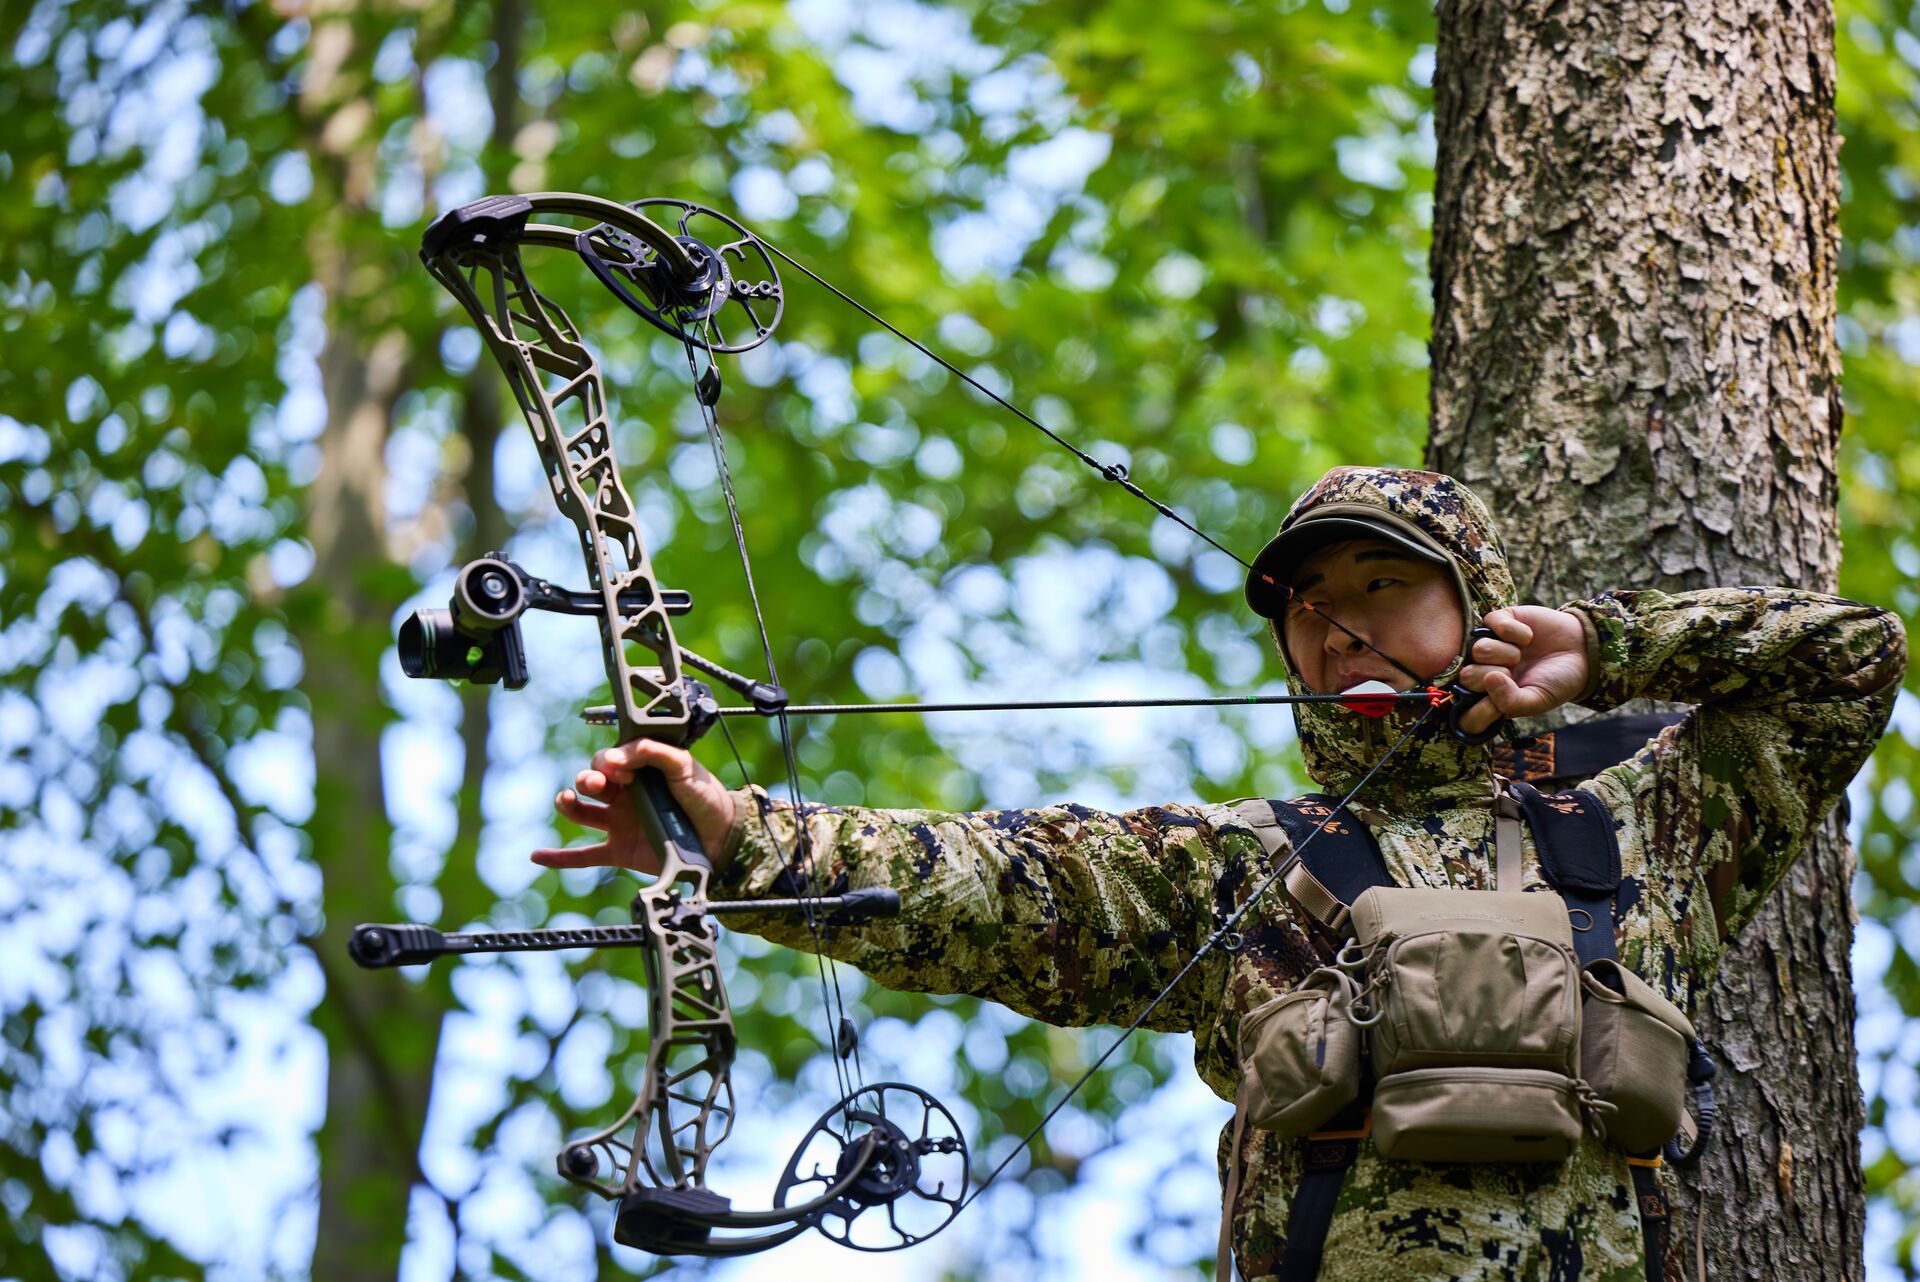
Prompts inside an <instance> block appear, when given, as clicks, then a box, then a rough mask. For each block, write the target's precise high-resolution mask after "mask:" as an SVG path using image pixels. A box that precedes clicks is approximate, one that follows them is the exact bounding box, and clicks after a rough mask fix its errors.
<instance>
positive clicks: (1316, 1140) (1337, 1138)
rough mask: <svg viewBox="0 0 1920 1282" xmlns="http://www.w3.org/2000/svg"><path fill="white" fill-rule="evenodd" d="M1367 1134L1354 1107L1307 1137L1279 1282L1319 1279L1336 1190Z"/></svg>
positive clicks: (1361, 1111) (1363, 1118) (1362, 1112)
mask: <svg viewBox="0 0 1920 1282" xmlns="http://www.w3.org/2000/svg"><path fill="white" fill-rule="evenodd" d="M1368 1130H1369V1119H1368V1117H1367V1114H1366V1110H1365V1109H1364V1108H1363V1107H1362V1106H1361V1105H1360V1104H1359V1103H1358V1102H1357V1101H1356V1102H1355V1103H1353V1104H1349V1105H1348V1106H1347V1107H1346V1108H1345V1109H1342V1110H1341V1111H1340V1113H1339V1114H1337V1115H1336V1116H1335V1117H1334V1118H1333V1120H1332V1121H1330V1122H1328V1123H1327V1127H1326V1130H1324V1131H1315V1132H1314V1133H1313V1134H1311V1135H1309V1136H1307V1147H1306V1153H1305V1157H1304V1161H1303V1162H1302V1165H1301V1170H1300V1184H1299V1187H1297V1188H1296V1189H1294V1191H1293V1204H1292V1205H1291V1206H1289V1207H1288V1208H1287V1248H1286V1250H1285V1251H1284V1252H1282V1254H1281V1256H1280V1269H1279V1272H1278V1273H1276V1274H1275V1277H1276V1278H1278V1280H1279V1282H1315V1280H1316V1279H1317V1278H1319V1276H1320V1259H1321V1256H1322V1255H1323V1254H1324V1253H1325V1251H1326V1247H1327V1230H1328V1229H1329V1228H1331V1227H1333V1212H1334V1208H1335V1207H1336V1206H1338V1205H1339V1202H1340V1190H1341V1189H1343V1188H1345V1187H1346V1184H1347V1172H1349V1171H1351V1170H1352V1169H1353V1163H1354V1160H1355V1159H1356V1158H1358V1157H1359V1156H1360V1141H1361V1140H1362V1139H1364V1138H1366V1135H1367V1132H1368ZM1227 1282H1232V1279H1231V1278H1228V1279H1227Z"/></svg>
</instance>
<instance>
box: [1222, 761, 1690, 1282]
mask: <svg viewBox="0 0 1920 1282" xmlns="http://www.w3.org/2000/svg"><path fill="white" fill-rule="evenodd" d="M1332 803H1333V799H1332V798H1330V797H1327V796H1325V795H1323V794H1318V793H1315V794H1310V795H1308V796H1307V797H1303V798H1301V799H1300V800H1298V801H1292V802H1287V801H1271V802H1262V801H1246V802H1241V803H1239V804H1238V805H1236V806H1235V807H1234V809H1235V811H1236V813H1238V814H1239V816H1240V818H1241V819H1242V820H1244V821H1245V822H1246V823H1247V824H1248V826H1249V827H1251V828H1252V829H1253V831H1254V833H1255V835H1256V836H1258V837H1259V839H1260V844H1261V846H1262V848H1263V849H1264V850H1265V851H1266V853H1267V855H1268V857H1269V858H1273V857H1276V856H1278V854H1279V852H1280V849H1281V834H1282V833H1284V834H1285V836H1286V839H1287V841H1288V843H1289V845H1290V849H1291V850H1293V851H1297V850H1299V849H1300V848H1302V847H1303V846H1306V842H1307V838H1308V837H1309V836H1310V835H1312V834H1313V833H1314V832H1315V831H1316V830H1318V831H1319V832H1320V836H1319V837H1318V838H1317V839H1316V840H1315V841H1314V842H1313V844H1312V845H1311V846H1310V847H1307V852H1306V855H1305V857H1304V858H1298V859H1295V860H1294V863H1293V866H1292V867H1291V868H1289V869H1288V870H1287V871H1286V873H1284V874H1283V875H1282V880H1283V881H1284V882H1285V884H1286V887H1287V891H1288V893H1289V894H1291V895H1292V896H1293V898H1294V901H1295V902H1296V903H1298V904H1299V905H1300V906H1301V907H1302V908H1303V909H1305V910H1306V911H1307V912H1308V913H1310V914H1311V915H1312V916H1313V917H1314V919H1315V920H1316V921H1318V922H1320V923H1321V924H1322V925H1323V926H1325V927H1327V928H1328V929H1330V930H1332V931H1334V932H1335V933H1337V934H1338V933H1344V932H1345V930H1346V926H1347V923H1348V920H1349V917H1350V912H1349V908H1348V906H1349V905H1350V904H1352V902H1353V901H1354V900H1355V899H1358V898H1359V897H1360V895H1361V894H1362V893H1363V892H1364V891H1366V890H1367V889H1369V888H1370V887H1373V886H1391V885H1394V884H1395V882H1394V880H1393V878H1392V876H1391V875H1390V874H1389V873H1388V872H1387V867H1386V860H1385V859H1384V858H1383V857H1382V856H1381V854H1380V845H1379V842H1378V841H1377V840H1376V839H1375V837H1374V835H1373V832H1372V830H1371V829H1369V828H1368V827H1367V825H1366V824H1365V823H1363V822H1361V821H1360V820H1358V819H1356V818H1355V817H1354V816H1353V814H1352V813H1351V812H1350V811H1347V810H1346V809H1344V808H1340V809H1336V808H1334V807H1333V804H1332ZM1522 821H1524V822H1525V823H1526V825H1527V827H1528V828H1529V829H1530V830H1531V832H1532V835H1533V845H1534V852H1535V854H1536V856H1537V857H1538V858H1539V860H1540V867H1541V873H1542V875H1543V876H1544V878H1545V880H1546V881H1547V882H1548V883H1549V884H1550V885H1551V886H1552V887H1553V888H1554V889H1555V890H1556V891H1558V892H1559V894H1560V896H1561V898H1562V899H1563V900H1564V901H1565V902H1566V905H1567V912H1568V915H1569V917H1571V918H1572V924H1573V930H1574V952H1575V954H1576V956H1578V958H1579V960H1580V964H1581V965H1582V966H1585V965H1586V964H1587V963H1589V962H1592V961H1597V960H1602V959H1605V960H1609V961H1611V960H1617V955H1618V954H1617V948H1616V945H1615V942H1614V928H1615V925H1616V923H1615V913H1616V911H1617V909H1616V904H1617V900H1618V895H1619V890H1620V883H1621V865H1620V845H1619V841H1618V838H1617V837H1616V836H1615V834H1614V827H1613V819H1612V816H1611V815H1609V814H1608V813H1607V809H1606V806H1605V805H1604V804H1603V803H1602V802H1601V801H1600V799H1599V798H1598V797H1596V796H1595V795H1594V794H1592V793H1590V792H1586V791H1584V790H1573V791H1569V792H1561V793H1555V794H1553V795H1551V796H1549V795H1546V794H1543V793H1541V792H1540V791H1539V789H1537V788H1534V787H1533V786H1531V785H1530V784H1527V783H1524V782H1520V781H1513V782H1505V781H1503V782H1502V785H1501V786H1500V787H1499V788H1498V790H1497V792H1496V796H1495V800H1494V884H1495V887H1496V888H1497V889H1500V890H1519V889H1520V888H1521V880H1522V866H1523V864H1522V856H1521V842H1520V823H1521V822H1522ZM1243 1094H1244V1092H1243ZM1370 1097H1371V1092H1370V1091H1364V1092H1362V1098H1361V1099H1360V1100H1357V1101H1355V1103H1354V1104H1352V1105H1349V1106H1348V1108H1347V1109H1346V1110H1343V1111H1342V1112H1341V1114H1340V1115H1339V1116H1337V1117H1336V1118H1334V1119H1333V1120H1332V1121H1331V1122H1329V1123H1328V1125H1327V1128H1326V1129H1325V1130H1323V1131H1316V1132H1314V1133H1313V1134H1312V1135H1309V1136H1308V1137H1307V1142H1306V1152H1305V1161H1304V1165H1303V1167H1302V1171H1301V1177H1300V1184H1299V1187H1298V1188H1296V1189H1295V1190H1294V1195H1293V1202H1292V1204H1291V1206H1290V1207H1289V1208H1288V1211H1287V1245H1286V1250H1285V1252H1284V1254H1283V1255H1282V1256H1281V1259H1280V1269H1279V1274H1278V1278H1279V1282H1315V1280H1316V1279H1317V1278H1318V1277H1319V1273H1320V1263H1321V1257H1322V1255H1323V1253H1324V1251H1325V1249H1326V1240H1327V1232H1328V1230H1329V1229H1330V1228H1331V1227H1332V1224H1333V1212H1334V1208H1335V1206H1336V1205H1337V1204H1338V1202H1339V1199H1340V1190H1341V1189H1342V1188H1343V1187H1344V1186H1345V1184H1346V1179H1347V1174H1348V1172H1349V1171H1351V1170H1352V1169H1353V1164H1354V1161H1355V1160H1356V1158H1357V1157H1358V1155H1359V1151H1360V1143H1361V1141H1362V1140H1363V1139H1364V1138H1365V1137H1366V1135H1367V1131H1368V1118H1367V1116H1366V1114H1365V1111H1364V1109H1365V1106H1366V1104H1367V1102H1368V1100H1369V1099H1370ZM1245 1129H1246V1113H1245V1108H1244V1100H1243V1099H1242V1100H1236V1102H1235V1108H1234V1124H1233V1141H1232V1152H1231V1154H1230V1156H1229V1159H1228V1161H1229V1166H1228V1175H1227V1198H1226V1205H1225V1207H1224V1209H1223V1213H1222V1215H1221V1223H1220V1244H1219V1256H1218V1260H1219V1266H1218V1272H1217V1273H1216V1275H1215V1276H1216V1277H1218V1278H1220V1279H1222V1282H1232V1277H1233V1274H1232V1272H1231V1269H1232V1246H1233V1213H1234V1210H1235V1204H1236V1203H1237V1202H1238V1200H1239V1193H1240V1175H1241V1167H1242V1160H1241V1159H1242V1145H1243V1142H1244V1139H1245ZM1628 1163H1629V1170H1630V1171H1631V1172H1632V1178H1633V1185H1634V1195H1635V1199H1636V1201H1637V1202H1638V1204H1639V1211H1640V1227H1641V1233H1642V1237H1643V1240H1644V1247H1643V1254H1644V1257H1645V1261H1646V1277H1647V1282H1663V1279H1664V1277H1665V1260H1666V1253H1667V1242H1668V1237H1669V1223H1670V1210H1669V1207H1668V1204H1667V1200H1666V1192H1665V1190H1664V1189H1662V1188H1661V1187H1660V1180H1659V1176H1658V1168H1659V1166H1660V1159H1659V1158H1658V1156H1654V1157H1651V1158H1636V1157H1630V1158H1628Z"/></svg>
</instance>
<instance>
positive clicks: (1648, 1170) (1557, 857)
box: [1507, 781, 1698, 1282]
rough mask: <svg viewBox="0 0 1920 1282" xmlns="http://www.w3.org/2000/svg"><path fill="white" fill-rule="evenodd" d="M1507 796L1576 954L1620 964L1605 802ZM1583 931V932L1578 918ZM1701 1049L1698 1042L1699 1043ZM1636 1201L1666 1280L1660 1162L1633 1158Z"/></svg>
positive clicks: (1655, 1279) (1575, 793) (1646, 1245)
mask: <svg viewBox="0 0 1920 1282" xmlns="http://www.w3.org/2000/svg"><path fill="white" fill-rule="evenodd" d="M1507 791H1508V792H1509V793H1510V794H1511V795H1512V796H1513V798H1514V799H1515V800H1517V801H1518V802H1519V803H1520V810H1521V813H1522V814H1523V815H1525V816H1526V820H1527V826H1528V827H1529V828H1531V829H1532V830H1533V848H1534V851H1535V852H1536V853H1537V854H1538V855H1539V856H1540V871H1541V873H1542V874H1543V875H1544V876H1545V877H1546V879H1547V881H1548V883H1549V884H1551V885H1552V886H1553V888H1554V889H1555V890H1557V891H1559V892H1560V897H1561V898H1562V899H1564V900H1565V901H1566V903H1567V915H1568V916H1570V917H1571V918H1573V951H1574V954H1575V955H1576V956H1577V957H1579V959H1580V964H1581V966H1583V967H1584V966H1586V965H1587V964H1588V963H1590V962H1594V961H1601V960H1605V961H1618V960H1619V950H1618V947H1617V945H1616V944H1615V941H1614V929H1615V926H1616V924H1617V923H1616V922H1615V920H1614V916H1615V912H1616V907H1617V904H1618V902H1619V891H1620V880H1621V876H1620V842H1619V840H1618V838H1616V837H1615V836H1614V831H1613V817H1612V816H1611V815H1609V814H1608V813H1607V808H1606V806H1605V805H1604V804H1603V803H1602V802H1601V800H1600V798H1598V797H1596V796H1594V795H1593V794H1592V793H1591V792H1588V791H1586V790H1585V789H1584V788H1573V789H1569V790H1568V791H1566V792H1555V793H1543V792H1541V791H1540V790H1539V789H1538V788H1535V787H1534V786H1533V785H1531V784H1528V783H1522V782H1519V781H1515V782H1512V783H1509V784H1508V785H1507ZM1583 917H1584V918H1585V919H1586V925H1584V926H1583V925H1581V924H1580V923H1581V919H1582V918H1583ZM1695 1045H1696V1046H1698V1042H1696V1043H1695ZM1627 1166H1628V1170H1629V1173H1630V1174H1631V1175H1632V1177H1633V1192H1634V1200H1635V1201H1636V1202H1637V1203H1638V1204H1639V1210H1640V1234H1641V1252H1640V1258H1641V1261H1642V1264H1643V1267H1644V1270H1645V1274H1646V1278H1647V1282H1662V1280H1663V1279H1664V1278H1665V1277H1666V1256H1667V1239H1668V1236H1669V1233H1668V1229H1669V1225H1670V1224H1671V1223H1672V1219H1671V1214H1670V1208H1669V1207H1668V1205H1667V1194H1666V1190H1665V1189H1663V1188H1661V1187H1660V1179H1659V1174H1658V1172H1659V1167H1660V1155H1659V1154H1658V1153H1654V1154H1652V1155H1651V1156H1640V1155H1632V1154H1630V1155H1628V1157H1627Z"/></svg>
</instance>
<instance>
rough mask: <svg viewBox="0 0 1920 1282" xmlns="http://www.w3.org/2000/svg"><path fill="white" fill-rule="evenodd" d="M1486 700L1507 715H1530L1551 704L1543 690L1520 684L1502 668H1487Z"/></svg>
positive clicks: (1541, 710)
mask: <svg viewBox="0 0 1920 1282" xmlns="http://www.w3.org/2000/svg"><path fill="white" fill-rule="evenodd" d="M1487 702H1488V703H1490V704H1492V705H1493V706H1494V707H1496V708H1498V709H1499V710H1500V713H1501V715H1502V716H1508V717H1531V716H1534V715H1536V714H1538V713H1542V712H1545V711H1546V710H1547V709H1548V708H1549V707H1550V706H1551V705H1552V700H1551V698H1550V696H1548V695H1547V693H1546V692H1545V691H1543V690H1537V689H1534V688H1533V687H1531V686H1523V685H1521V684H1520V683H1519V682H1518V681H1515V680H1514V679H1513V676H1512V674H1510V673H1509V672H1507V670H1506V669H1504V668H1490V669H1488V671H1487Z"/></svg>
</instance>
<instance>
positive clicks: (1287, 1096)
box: [1240, 967, 1360, 1139]
mask: <svg viewBox="0 0 1920 1282" xmlns="http://www.w3.org/2000/svg"><path fill="white" fill-rule="evenodd" d="M1354 992H1355V989H1354V984H1353V981H1352V980H1351V979H1349V978H1348V977H1347V976H1346V975H1345V974H1343V973H1342V972H1340V971H1338V970H1334V969H1332V968H1331V967H1323V968H1322V969H1320V970H1316V971H1314V972H1313V974H1311V975H1309V976H1307V978H1306V980H1305V981H1304V982H1303V983H1302V984H1301V985H1300V987H1298V988H1296V989H1294V990H1293V991H1292V992H1290V993H1288V994H1286V995H1285V996H1284V997H1276V998H1274V999H1273V1000H1272V1001H1270V1002H1267V1003H1265V1004H1263V1005H1261V1006H1258V1007H1256V1008H1254V1009H1253V1010H1251V1011H1249V1012H1248V1013H1247V1015H1246V1017H1245V1018H1244V1019H1242V1020H1241V1021H1240V1074H1241V1083H1240V1090H1241V1097H1242V1099H1243V1100H1244V1101H1245V1104H1246V1110H1247V1120H1248V1121H1249V1122H1251V1123H1253V1125H1255V1126H1258V1127H1261V1128H1263V1129H1265V1130H1269V1131H1273V1132H1274V1133H1276V1134H1278V1135H1280V1136H1281V1137H1282V1138H1284V1139H1292V1138H1294V1137H1296V1136H1300V1135H1305V1134H1306V1133H1307V1132H1309V1131H1312V1130H1314V1129H1316V1128H1317V1127H1319V1126H1320V1125H1321V1124H1322V1123H1324V1122H1326V1121H1327V1120H1328V1119H1329V1118H1331V1117H1332V1116H1333V1115H1334V1114H1335V1113H1338V1112H1339V1111H1340V1110H1341V1109H1343V1108H1345V1107H1346V1106H1347V1105H1348V1104H1351V1103H1352V1102H1353V1101H1354V1099H1355V1098H1356V1097H1357V1096H1358V1095H1359V1094H1360V1032H1359V1030H1358V1029H1356V1028H1355V1027H1354V1026H1353V1024H1352V1023H1351V1022H1349V1020H1348V1019H1347V1012H1348V1010H1349V1009H1350V1008H1351V1006H1352V1004H1353V997H1354Z"/></svg>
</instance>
